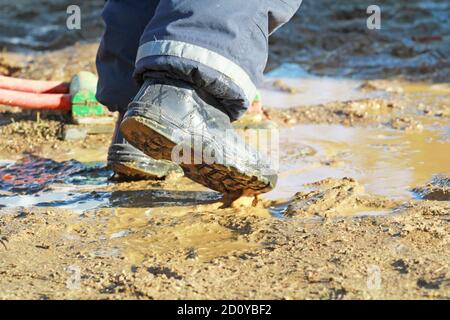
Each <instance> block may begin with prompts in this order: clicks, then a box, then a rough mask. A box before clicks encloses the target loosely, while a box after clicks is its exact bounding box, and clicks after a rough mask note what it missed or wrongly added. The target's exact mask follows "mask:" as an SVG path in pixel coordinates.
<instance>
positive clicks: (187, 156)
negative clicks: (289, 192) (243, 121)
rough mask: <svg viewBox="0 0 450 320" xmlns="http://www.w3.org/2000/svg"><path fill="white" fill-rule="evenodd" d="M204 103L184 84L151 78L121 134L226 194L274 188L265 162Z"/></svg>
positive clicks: (273, 177) (130, 110)
mask: <svg viewBox="0 0 450 320" xmlns="http://www.w3.org/2000/svg"><path fill="white" fill-rule="evenodd" d="M205 99H209V98H206V97H203V96H202V97H200V96H199V93H198V92H197V91H196V90H194V89H193V88H192V87H190V86H189V85H188V84H186V83H184V82H181V81H175V80H157V81H156V80H151V79H147V80H146V81H145V83H144V84H143V86H142V88H141V90H140V91H139V93H138V94H137V95H136V97H135V98H134V100H133V101H132V102H131V103H130V105H129V108H128V111H127V112H126V113H125V116H124V120H123V122H122V125H121V130H122V133H123V134H124V136H125V138H126V139H127V140H128V141H129V142H130V143H131V144H133V145H134V146H135V147H137V148H138V149H140V150H142V151H143V152H145V153H146V154H147V155H149V156H151V157H153V158H155V159H165V160H172V161H173V162H175V163H177V164H179V165H180V166H181V167H182V168H183V170H184V174H185V176H186V177H188V178H190V179H192V180H193V181H195V182H198V183H200V184H202V185H204V186H206V187H208V188H210V189H213V190H216V191H219V192H222V193H224V194H225V195H226V196H227V195H231V197H234V198H237V197H239V196H241V195H256V194H260V193H263V192H268V191H270V190H271V189H273V188H274V186H275V183H276V180H277V175H276V173H275V170H272V169H271V166H270V164H269V163H268V161H267V159H265V158H264V157H262V156H261V155H260V154H259V153H258V152H256V151H255V150H253V149H251V148H250V147H249V146H248V145H246V144H245V143H244V141H243V140H242V139H241V138H240V137H239V136H238V135H237V133H236V131H235V130H234V129H233V127H232V126H231V123H230V119H229V117H228V116H227V115H226V114H225V113H223V112H222V111H220V110H219V109H217V108H215V107H213V106H212V105H210V104H208V103H207V102H206V101H205ZM180 158H181V159H180ZM180 160H181V161H180Z"/></svg>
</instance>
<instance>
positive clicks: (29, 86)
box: [0, 75, 69, 93]
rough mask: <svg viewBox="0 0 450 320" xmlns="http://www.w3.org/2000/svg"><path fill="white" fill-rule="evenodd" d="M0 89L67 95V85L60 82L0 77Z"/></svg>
mask: <svg viewBox="0 0 450 320" xmlns="http://www.w3.org/2000/svg"><path fill="white" fill-rule="evenodd" d="M0 89H6V90H15V91H24V92H34V93H69V84H68V83H66V82H61V81H41V80H27V79H18V78H12V77H7V76H1V75H0Z"/></svg>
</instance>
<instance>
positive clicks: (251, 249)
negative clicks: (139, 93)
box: [0, 5, 450, 299]
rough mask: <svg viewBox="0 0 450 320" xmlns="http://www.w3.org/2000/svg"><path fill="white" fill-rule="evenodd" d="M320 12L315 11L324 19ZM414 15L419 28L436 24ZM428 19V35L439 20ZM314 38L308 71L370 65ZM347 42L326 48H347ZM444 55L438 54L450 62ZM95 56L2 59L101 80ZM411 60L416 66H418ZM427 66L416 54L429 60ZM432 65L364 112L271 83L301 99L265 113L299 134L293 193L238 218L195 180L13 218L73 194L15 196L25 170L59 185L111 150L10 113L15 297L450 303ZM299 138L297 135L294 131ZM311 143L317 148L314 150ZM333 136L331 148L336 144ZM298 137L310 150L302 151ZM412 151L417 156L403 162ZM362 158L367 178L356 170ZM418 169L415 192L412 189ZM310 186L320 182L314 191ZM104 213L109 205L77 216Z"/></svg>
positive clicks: (93, 193)
mask: <svg viewBox="0 0 450 320" xmlns="http://www.w3.org/2000/svg"><path fill="white" fill-rule="evenodd" d="M309 6H311V5H309ZM309 6H308V7H307V10H312V9H314V8H315V7H314V5H312V7H311V8H310V7H309ZM393 6H395V5H393ZM308 8H309V9H308ZM421 10H425V9H421ZM336 12H337V13H335V14H334V16H333V17H334V19H335V20H336V21H338V22H339V25H338V26H339V28H338V29H337V30H341V31H342V29H345V28H346V26H347V27H348V28H350V27H349V25H351V24H352V23H356V22H355V21H353V20H352V19H351V18H352V15H356V13H355V11H354V10H350V9H348V8H343V9H341V10H340V11H339V10H338V11H336ZM408 12H409V15H411V16H413V17H414V16H415V15H416V14H419V13H420V12H422V11H420V10H419V9H417V10H412V9H411V10H409V11H408ZM418 12H419V13H418ZM324 15H326V14H325V13H324ZM424 17H425V18H424V20H423V21H422V28H423V29H424V30H425V29H426V28H428V27H429V24H430V23H431V22H430V19H431V18H430V19H428V18H427V17H429V15H427V14H424ZM301 18H302V17H301V16H300V18H298V17H296V18H295V21H297V19H301ZM319 18H320V17H316V18H313V17H308V18H305V17H304V18H303V19H306V21H309V22H311V19H319ZM431 20H432V19H431ZM352 21H353V22H352ZM304 23H305V21H304V20H302V21H301V22H298V23H293V24H292V25H289V26H288V27H287V28H288V29H286V30H287V31H284V33H283V32H281V33H280V35H279V36H278V37H277V38H274V39H273V40H272V41H273V47H274V50H273V51H272V52H271V60H270V63H269V68H274V67H275V65H279V64H280V63H281V62H299V63H301V62H302V61H300V60H299V61H297V60H298V59H301V58H299V57H301V56H302V55H301V54H298V55H292V54H291V55H289V54H286V52H289V50H291V49H292V47H291V49H289V48H288V47H286V46H285V45H284V42H283V41H282V40H283V37H285V35H286V34H287V33H288V31H289V30H290V31H292V28H294V29H295V28H300V26H302V24H304ZM311 25H314V23H313V22H311ZM289 28H291V29H289ZM290 31H289V32H290ZM312 31H313V28H312V27H311V30H309V29H308V30H307V32H303V35H302V38H301V39H303V40H304V39H307V42H308V43H310V44H314V45H311V46H310V47H309V49H307V48H303V45H302V44H301V42H300V40H299V41H298V42H297V41H294V43H293V44H291V46H292V45H294V46H295V48H296V50H297V51H296V52H300V53H303V54H310V55H309V56H308V57H309V58H311V59H312V58H314V59H312V60H311V61H312V62H314V63H311V65H310V69H309V71H311V70H316V71H317V73H318V74H321V75H328V74H329V73H330V71H329V69H326V68H320V66H319V65H317V64H318V63H319V62H318V61H320V59H322V58H323V56H320V55H315V54H316V53H317V52H318V51H317V50H313V49H314V48H316V49H317V48H318V47H319V46H331V47H333V48H330V50H331V49H336V48H338V51H339V50H341V52H347V53H349V52H350V53H354V54H355V55H357V50H356V49H355V48H354V47H353V46H350V45H348V46H339V43H340V42H343V40H342V39H341V38H336V40H335V42H333V41H325V40H323V39H324V38H322V36H321V38H320V41H319V40H317V42H314V41H312V40H311V39H312V38H311V37H312V34H313V33H312ZM333 32H334V31H333V30H331V31H330V30H327V32H324V34H326V35H328V36H330V37H332V35H333V34H334V33H333ZM360 36H361V35H360V34H359V33H358V32H356V34H352V35H351V37H354V39H360ZM394 38H395V37H394ZM280 39H281V40H280ZM376 40H377V39H376ZM280 41H281V42H280ZM377 41H381V42H382V43H384V44H385V45H386V46H388V44H389V43H388V42H383V41H387V40H386V39H381V40H379V39H378V40H377ZM421 41H426V39H422V40H421ZM277 43H278V44H277ZM441 44H442V42H440V43H438V44H435V45H433V46H432V47H431V51H429V52H434V51H433V50H435V51H439V50H440V45H441ZM315 46H316V47H315ZM96 48H97V44H96V43H80V44H76V45H74V46H70V47H68V48H66V49H62V50H53V51H49V52H43V53H38V54H36V53H30V54H27V53H14V52H12V53H3V54H2V55H1V58H0V72H1V73H2V74H9V75H15V76H26V77H29V78H42V79H59V80H61V79H64V80H67V79H69V78H70V75H72V74H74V73H75V72H77V71H78V70H91V71H94V62H93V59H94V56H95V51H96ZM389 48H391V47H389ZM416 48H419V47H416ZM321 49H322V50H323V48H321ZM391 49H392V50H394V49H393V48H391ZM308 50H309V51H308ZM345 50H347V51H345ZM361 50H362V49H361ZM397 50H398V51H394V52H399V53H398V55H402V54H403V55H404V56H405V57H404V58H405V60H404V61H406V62H408V63H410V60H409V59H410V58H411V59H412V58H413V56H415V53H414V52H409V53H408V52H407V53H405V52H404V51H401V50H400V49H399V48H397ZM291 51H292V50H291ZM362 54H363V55H364V52H363V53H362ZM421 54H422V53H417V55H418V56H420V57H421V59H422V58H423V59H425V58H426V57H424V56H423V55H421ZM332 60H333V57H332V56H330V57H329V60H323V61H324V64H325V62H327V61H328V62H329V63H330V64H331V61H332ZM425 61H431V62H433V63H430V64H429V65H428V67H429V68H428V69H426V70H425V69H424V70H425V71H424V72H423V74H421V76H420V77H418V76H417V75H418V73H419V72H418V71H417V69H408V68H401V64H400V65H396V64H395V65H393V66H392V68H387V69H385V70H382V71H381V73H379V74H378V76H379V75H380V74H382V75H385V76H383V77H380V79H378V80H377V79H372V80H368V81H362V82H361V83H360V84H358V87H357V88H356V89H355V90H356V91H357V92H358V94H359V93H360V94H361V95H363V96H365V97H364V98H360V99H349V100H350V101H349V100H348V99H343V100H342V101H341V100H339V99H337V98H338V97H336V99H332V101H322V102H321V103H319V104H314V105H309V104H306V103H304V101H307V99H306V98H308V97H305V99H303V96H302V94H303V92H302V87H301V86H300V88H297V87H296V83H295V82H290V80H289V79H281V80H276V81H275V82H270V83H269V84H268V85H269V87H271V89H272V90H274V91H278V92H281V93H283V94H284V95H283V97H284V98H285V99H286V100H277V99H275V101H278V103H279V104H281V105H282V106H283V107H284V108H279V107H280V106H274V105H270V104H269V105H267V104H266V105H265V110H264V111H265V118H266V119H265V120H264V121H267V119H270V120H271V121H272V122H273V123H275V124H276V125H277V126H278V127H279V128H281V129H282V130H285V131H283V132H287V134H286V140H285V141H284V144H283V153H282V155H281V160H280V161H281V162H282V170H281V171H282V172H281V174H280V176H281V179H280V187H279V189H277V190H278V191H276V192H275V193H274V194H272V195H269V196H267V197H263V198H261V199H260V200H259V201H258V203H256V205H252V200H253V199H240V200H239V201H237V202H236V203H234V204H233V206H232V207H230V208H225V209H223V208H221V206H222V203H221V202H220V201H219V198H220V197H219V195H217V194H216V193H213V192H210V191H209V190H207V189H205V188H203V187H201V186H199V185H197V184H195V183H193V182H190V181H189V180H187V179H185V178H183V177H180V176H171V177H169V178H168V179H167V180H166V181H141V182H120V183H119V182H115V183H101V184H99V185H98V186H93V185H91V184H88V185H83V184H80V185H76V187H75V189H70V190H69V191H68V192H67V193H64V194H63V195H62V196H57V197H56V198H58V197H59V198H60V199H53V200H52V201H49V202H48V203H47V204H46V205H45V204H44V205H42V204H40V205H21V204H20V203H19V204H17V205H16V204H15V205H5V204H3V205H2V204H1V203H8V202H2V201H3V200H4V199H12V200H11V201H15V200H14V199H16V198H14V197H15V196H17V195H20V197H24V199H28V200H29V201H33V199H34V198H36V197H37V196H38V195H39V194H41V193H44V194H47V195H51V194H52V193H54V192H57V191H58V190H63V189H61V188H62V187H64V181H57V180H54V181H52V182H51V183H49V184H48V185H39V184H38V186H37V187H38V188H40V187H43V188H42V190H39V192H34V193H29V192H27V191H26V190H25V192H23V190H21V191H18V190H16V189H14V188H9V187H8V186H10V185H9V184H8V179H9V178H8V177H9V176H10V175H11V174H12V173H14V172H16V171H15V170H17V172H16V173H17V174H18V175H19V176H20V174H24V175H25V174H28V172H29V171H27V170H28V169H27V170H25V169H23V168H28V167H27V165H29V164H27V163H26V158H25V160H23V159H24V156H26V155H27V154H33V155H34V156H38V157H40V158H39V159H41V160H42V159H45V160H44V162H43V163H44V164H45V163H47V162H48V163H49V164H48V165H49V166H50V167H51V168H53V170H54V172H56V173H57V175H56V176H58V174H59V175H64V173H67V171H69V170H74V171H76V169H77V166H78V165H81V164H79V163H75V164H74V163H72V162H65V161H68V160H70V159H76V160H78V161H80V162H86V163H88V162H92V161H95V162H102V161H105V159H106V151H107V147H108V143H109V141H110V135H108V134H100V135H95V136H89V137H88V138H87V139H86V140H83V141H62V140H61V139H60V138H59V134H60V131H61V127H62V126H63V125H64V124H65V123H66V122H67V116H65V115H61V114H54V113H40V114H39V115H38V114H36V113H32V112H20V110H18V109H11V108H3V107H1V113H0V135H1V136H2V139H1V140H0V159H5V160H17V161H19V162H17V163H16V164H14V166H13V167H12V168H13V170H12V171H14V172H11V170H10V171H7V169H5V168H6V167H5V165H2V163H1V162H0V175H2V176H0V187H1V188H0V189H1V190H0V240H1V241H0V242H1V243H0V274H1V277H0V298H1V299H18V298H31V299H58V298H69V299H115V298H118V299H182V298H188V299H213V298H221V299H222V298H223V299H236V298H241V299H258V298H260V299H378V298H381V299H448V298H450V250H449V248H450V244H449V240H450V237H449V235H450V225H449V213H450V193H449V186H450V183H449V177H448V173H449V172H450V165H449V163H450V161H449V160H450V158H449V155H450V147H449V145H450V142H449V136H448V134H449V133H448V126H449V123H450V121H449V117H450V104H449V101H450V86H449V85H448V84H445V83H443V82H448V81H443V79H444V80H445V79H447V78H446V77H447V73H446V72H447V71H448V69H446V66H447V65H446V64H445V63H447V62H445V61H442V60H440V61H437V60H433V59H431V60H426V59H425ZM338 62H339V61H337V62H336V63H337V64H339V63H338ZM406 62H405V63H406ZM411 63H412V62H411ZM322 66H323V64H322ZM394 67H395V68H394ZM424 68H425V67H424ZM360 69H361V70H366V69H365V68H364V66H361V68H360ZM399 69H401V70H407V71H405V72H406V74H407V76H406V78H411V77H412V78H414V77H418V78H420V80H421V81H420V82H417V81H415V82H411V81H409V80H408V79H405V77H403V76H402V77H396V78H394V79H392V78H391V76H392V75H393V74H395V72H396V70H399ZM334 70H338V71H339V70H340V71H339V72H338V73H340V74H341V75H342V74H343V72H344V71H345V70H348V68H346V65H345V63H344V62H343V61H341V64H339V65H338V66H335V69H334ZM343 70H344V71H343ZM408 70H409V71H408ZM341 71H342V72H341ZM372 71H373V70H372ZM356 73H357V72H356ZM357 74H359V75H360V76H361V77H362V78H365V77H366V76H367V78H374V77H375V78H376V77H377V74H375V76H373V75H371V74H369V75H368V74H364V73H357ZM381 78H383V79H381ZM424 79H425V80H428V81H426V82H424V81H422V80H424ZM312 81H314V79H313V80H312ZM320 81H323V79H322V78H321V80H320ZM305 82H306V81H305ZM319 83H320V82H319ZM339 83H340V84H341V83H342V82H339ZM313 86H317V84H313ZM339 88H341V87H339ZM372 93H376V97H375V96H372V95H371V94H372ZM298 94H300V96H297V95H298ZM337 96H339V95H337ZM284 101H289V102H292V101H293V103H284ZM260 120H261V119H256V121H255V119H252V118H251V117H247V119H244V120H243V122H242V123H241V124H243V125H244V126H245V125H247V124H249V123H250V122H252V121H253V122H255V123H256V125H258V124H261V121H260ZM246 121H248V122H246ZM252 124H254V123H252ZM290 128H291V129H292V130H293V131H286V130H291V129H290ZM308 128H309V129H310V130H311V132H312V133H311V134H312V135H317V137H316V140H314V139H312V138H311V137H309V136H307V135H305V131H307V130H308ZM333 128H334V129H336V128H338V129H336V130H337V131H336V132H337V133H339V134H342V133H347V132H351V133H353V134H354V135H356V136H358V135H364V136H371V135H372V138H373V141H372V140H370V141H369V140H368V141H369V142H367V143H366V142H365V140H362V142H360V144H361V145H358V146H356V142H355V141H356V140H355V139H356V138H355V137H353V138H351V139H354V140H352V141H353V142H354V144H355V147H352V148H350V149H349V147H348V146H347V145H346V144H345V142H346V141H347V140H348V139H350V138H348V139H347V138H345V137H347V136H345V137H344V138H342V137H340V136H339V135H338V134H336V136H333V132H334V131H333V130H334V129H333ZM296 130H297V131H296ZM327 130H328V131H329V132H331V133H330V135H331V137H328V136H325V135H321V134H322V133H323V131H327ZM347 130H349V131H347ZM289 132H292V133H289ZM295 133H298V134H299V135H298V139H295V136H294V137H293V138H292V135H293V134H295ZM386 137H387V138H386ZM392 137H395V138H392ZM288 138H289V139H288ZM389 139H391V140H393V141H394V142H392V143H391V142H389ZM322 140H323V141H322ZM405 148H409V149H408V150H410V153H405V155H403V154H402V152H403V151H402V150H405ZM374 150H376V151H374ZM380 150H381V151H380ZM408 152H409V151H408ZM395 153H399V155H398V156H397V157H395V161H394V160H392V159H391V158H390V157H394V155H395ZM363 156H364V157H366V158H364V159H363V160H364V161H363V160H361V163H363V164H360V163H359V162H355V161H356V160H354V159H355V158H358V157H359V158H361V157H363ZM383 157H387V159H388V160H389V161H388V160H386V159H385V158H383ZM21 159H22V160H21ZM41 160H39V161H41ZM21 161H23V162H21ZM32 161H34V160H32ZM383 161H386V162H383ZM376 162H380V163H381V165H380V166H381V169H385V170H382V171H386V172H388V174H387V175H385V176H382V177H383V179H384V178H385V180H383V179H380V178H379V177H378V176H376V175H375V176H374V177H372V178H371V179H372V180H371V179H369V178H370V177H369V173H367V172H371V170H372V168H374V163H376ZM36 163H37V162H36ZM36 163H34V164H35V166H34V167H33V162H31V168H32V170H31V172H34V173H35V174H36V175H38V176H39V175H41V174H42V173H41V172H40V171H38V169H39V166H38V165H37V164H36ZM384 163H386V164H384ZM294 164H295V165H294ZM383 166H384V168H383ZM10 168H11V167H10ZM44 168H47V167H45V166H44ZM409 168H412V169H411V170H410V171H408V172H413V175H414V177H413V179H412V180H409V181H412V182H410V183H409V184H408V185H406V184H405V185H400V184H399V185H398V184H397V182H398V181H400V180H401V179H402V178H404V177H403V173H404V172H406V171H404V170H405V169H409ZM22 169H23V170H22ZM33 170H35V171H33ZM36 170H37V171H36ZM364 171H367V172H364ZM52 172H53V171H52ZM93 172H94V173H96V174H97V175H99V176H101V177H103V176H105V175H108V174H109V173H108V171H106V170H105V169H103V168H102V169H98V170H96V169H94V170H93ZM335 172H339V173H342V174H335ZM399 172H400V173H401V174H399ZM347 174H348V175H347ZM308 175H310V176H311V177H310V179H305V176H308ZM344 175H347V176H346V177H344ZM389 175H392V177H389ZM80 176H81V177H87V176H88V174H86V173H83V172H82V173H81V174H80ZM308 177H309V176H308ZM5 178H6V179H5ZM47 178H48V177H47ZM376 182H378V183H376ZM34 187H36V186H34ZM46 192H47V193H46ZM72 193H75V196H76V197H78V198H74V199H75V200H76V201H74V203H72V207H69V208H61V207H60V206H58V205H56V203H57V202H58V201H64V200H67V202H70V201H71V200H70V199H72V198H71V197H72V196H73V194H72ZM65 197H67V199H66V198H65ZM18 199H20V198H18ZM30 199H31V200H30ZM86 199H87V200H86ZM28 200H27V201H28ZM69 200H70V201H69ZM5 201H7V200H5ZM95 201H98V202H99V203H100V202H101V203H102V204H104V203H105V202H106V203H107V205H102V206H96V207H95V208H90V209H88V210H78V207H79V208H82V207H83V205H85V204H86V202H88V203H90V202H95ZM102 201H104V202H102Z"/></svg>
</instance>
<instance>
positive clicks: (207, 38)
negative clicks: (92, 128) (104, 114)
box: [98, 0, 301, 120]
mask: <svg viewBox="0 0 450 320" xmlns="http://www.w3.org/2000/svg"><path fill="white" fill-rule="evenodd" d="M119 2H120V5H119ZM137 2H139V5H138V4H137ZM125 3H126V4H125ZM141 3H146V4H148V3H152V4H155V2H154V1H149V0H147V1H146V0H141V1H126V0H123V1H113V2H111V3H109V4H108V5H109V6H110V8H109V9H108V5H107V8H106V9H105V13H104V17H105V21H106V23H107V25H108V22H109V23H114V19H110V15H111V16H116V15H119V16H120V17H121V19H122V20H120V23H118V26H113V27H111V28H113V29H114V28H117V29H121V33H122V34H124V31H123V30H122V29H126V28H129V27H130V24H132V23H135V24H140V23H141V22H142V21H143V20H144V19H142V20H141V18H143V16H142V15H141V13H142V12H140V11H141V7H142V4H141ZM300 4H301V0H245V1H242V0H160V1H159V3H157V7H156V11H155V12H154V16H153V17H151V18H150V19H148V21H147V25H146V27H145V30H144V31H143V33H142V37H141V39H140V44H139V49H138V51H137V56H136V65H135V72H134V76H135V78H136V80H137V81H138V82H141V81H142V80H143V78H145V77H151V78H175V79H180V80H184V81H186V82H189V83H191V84H192V85H193V86H194V87H195V88H196V89H198V90H201V91H202V92H204V93H205V94H208V95H209V96H210V97H211V98H212V99H213V100H215V106H217V107H218V108H220V109H221V110H223V111H224V112H226V113H227V114H228V115H229V116H230V118H231V119H232V120H235V119H237V118H238V117H239V116H240V115H241V114H242V113H243V112H244V111H245V110H246V108H247V106H248V105H249V104H250V102H251V100H252V99H253V98H254V96H255V93H256V84H257V83H258V82H259V81H260V80H261V78H262V73H263V70H264V68H265V65H266V62H267V56H268V37H269V35H270V34H271V33H272V32H273V31H274V30H275V29H277V28H278V27H279V26H281V25H282V24H284V23H285V22H287V21H288V20H289V19H290V18H291V17H292V16H293V15H294V13H295V12H296V11H297V9H298V7H299V6H300ZM121 6H123V7H127V8H131V7H133V6H135V8H134V9H131V10H121V8H120V7H121ZM122 9H123V8H122ZM118 10H120V13H118V12H117V11H118ZM108 20H109V21H108ZM139 27H141V25H140V26H139ZM131 29H133V30H137V29H138V28H137V26H133V27H131ZM110 31H111V30H110ZM107 33H108V29H107V32H106V34H105V37H104V40H103V43H105V45H104V46H103V51H108V47H109V46H115V45H116V42H117V41H122V42H121V43H120V46H125V45H126V44H127V43H130V41H128V40H129V39H128V38H127V39H125V40H126V41H124V39H123V37H120V36H117V37H115V39H116V40H112V41H111V43H109V44H108V43H107V41H105V38H107ZM129 33H130V34H131V33H132V32H130V31H128V30H127V32H125V34H129ZM133 34H134V33H133ZM133 37H134V35H133ZM112 38H114V37H112ZM130 38H131V37H130ZM133 48H135V46H133ZM101 49H102V48H101ZM109 50H111V51H113V52H115V53H117V52H118V51H117V50H116V49H115V48H114V49H109ZM122 50H125V49H122ZM127 50H128V49H127ZM100 51H101V50H100ZM119 52H121V51H120V50H119ZM107 53H108V54H109V52H107ZM108 54H106V55H103V58H102V55H101V54H99V62H98V65H99V68H100V69H101V68H104V70H105V69H108V68H110V67H112V66H114V62H113V61H110V63H112V65H111V64H110V65H108V64H107V65H106V66H105V65H103V62H102V60H103V59H104V58H105V56H106V60H108ZM129 56H130V55H127V57H129ZM117 57H118V58H123V56H122V54H119V55H117V54H115V55H114V56H112V57H109V59H110V60H114V59H117ZM116 63H117V65H115V66H114V67H117V69H120V70H118V71H117V73H118V74H120V72H121V70H122V69H121V68H120V66H119V65H120V64H122V63H123V61H119V62H116ZM127 70H128V71H127V72H129V68H127ZM99 73H100V84H102V83H103V84H104V87H105V88H106V89H104V92H110V91H109V89H108V88H107V87H108V85H109V83H108V80H102V79H101V78H102V77H103V76H102V74H101V72H100V71H99ZM107 74H108V72H107V71H106V72H105V73H104V75H107ZM127 74H128V73H127ZM109 81H111V82H114V84H112V83H111V88H119V87H121V82H123V81H124V80H122V79H120V78H116V79H110V80H109ZM122 86H123V87H124V88H126V87H127V86H130V85H129V84H127V85H123V83H122ZM99 87H100V89H101V87H102V86H101V85H100V86H99ZM134 88H135V87H134ZM113 90H114V89H113ZM99 91H100V92H99V95H98V96H99V99H100V100H101V101H102V102H103V101H105V102H106V101H107V100H108V99H107V98H106V97H104V94H103V93H104V92H102V91H101V90H99ZM111 93H113V92H111ZM116 95H117V97H118V98H117V100H118V101H119V100H120V101H121V103H122V99H123V98H125V96H126V94H119V93H116ZM110 98H111V99H114V97H113V96H112V97H110ZM119 98H120V99H119ZM107 105H109V106H110V107H111V108H114V106H113V105H112V104H111V103H109V104H108V103H107Z"/></svg>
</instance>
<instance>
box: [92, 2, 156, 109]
mask: <svg viewBox="0 0 450 320" xmlns="http://www.w3.org/2000/svg"><path fill="white" fill-rule="evenodd" d="M158 2H159V0H109V1H107V3H106V5H105V8H104V9H103V14H102V16H103V20H104V22H105V26H106V28H105V32H104V34H103V37H102V40H101V42H100V47H99V50H98V53H97V72H98V75H99V82H98V87H97V98H98V100H99V101H100V102H102V103H103V104H104V105H106V106H108V108H109V110H111V111H120V112H125V111H126V108H127V106H128V104H129V103H130V101H131V100H132V99H133V97H134V96H135V95H136V94H137V92H138V91H139V87H140V86H139V85H138V83H137V82H136V81H135V80H134V79H133V72H134V67H135V66H134V64H135V61H136V54H137V51H138V48H139V39H140V37H141V35H142V33H143V32H144V29H145V27H146V25H147V24H148V23H149V21H150V20H151V19H152V17H153V15H154V14H155V10H156V6H157V5H158Z"/></svg>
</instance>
